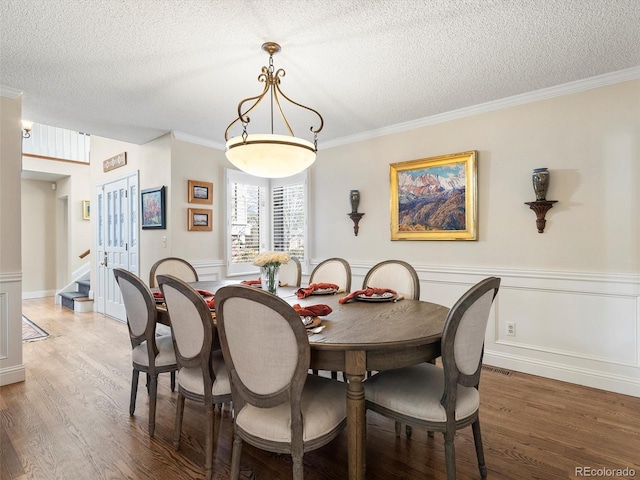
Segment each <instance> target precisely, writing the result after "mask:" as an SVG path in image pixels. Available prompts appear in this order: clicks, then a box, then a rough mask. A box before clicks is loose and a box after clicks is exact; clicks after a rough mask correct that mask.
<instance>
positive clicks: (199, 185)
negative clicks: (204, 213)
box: [189, 180, 213, 205]
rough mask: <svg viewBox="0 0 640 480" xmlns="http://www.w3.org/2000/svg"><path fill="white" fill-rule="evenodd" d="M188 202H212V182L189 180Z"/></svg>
mask: <svg viewBox="0 0 640 480" xmlns="http://www.w3.org/2000/svg"><path fill="white" fill-rule="evenodd" d="M189 203H206V204H209V205H211V204H212V203H213V183H210V182H198V181H196V180H189Z"/></svg>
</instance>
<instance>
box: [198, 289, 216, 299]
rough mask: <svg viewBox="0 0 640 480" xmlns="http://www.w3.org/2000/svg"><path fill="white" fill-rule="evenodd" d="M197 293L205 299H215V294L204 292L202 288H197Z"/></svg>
mask: <svg viewBox="0 0 640 480" xmlns="http://www.w3.org/2000/svg"><path fill="white" fill-rule="evenodd" d="M196 292H198V293H199V294H200V295H202V296H203V297H213V293H211V292H210V291H208V290H202V289H201V288H196Z"/></svg>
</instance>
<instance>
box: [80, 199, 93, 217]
mask: <svg viewBox="0 0 640 480" xmlns="http://www.w3.org/2000/svg"><path fill="white" fill-rule="evenodd" d="M82 219H83V220H90V219H91V200H83V201H82Z"/></svg>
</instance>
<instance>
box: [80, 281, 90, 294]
mask: <svg viewBox="0 0 640 480" xmlns="http://www.w3.org/2000/svg"><path fill="white" fill-rule="evenodd" d="M76 285H78V291H79V292H81V293H83V294H84V295H89V291H90V290H91V282H90V281H89V280H78V281H77V282H76Z"/></svg>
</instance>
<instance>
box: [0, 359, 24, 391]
mask: <svg viewBox="0 0 640 480" xmlns="http://www.w3.org/2000/svg"><path fill="white" fill-rule="evenodd" d="M25 378H26V370H25V367H24V364H20V365H14V366H11V367H8V368H3V369H1V370H0V387H4V386H5V385H10V384H12V383H18V382H24V381H25Z"/></svg>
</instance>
